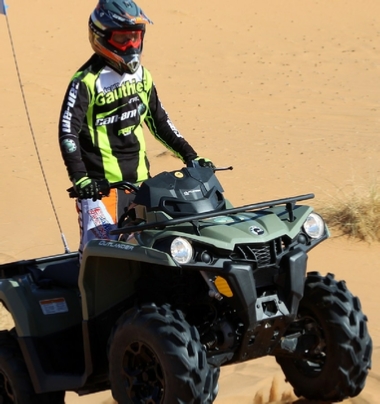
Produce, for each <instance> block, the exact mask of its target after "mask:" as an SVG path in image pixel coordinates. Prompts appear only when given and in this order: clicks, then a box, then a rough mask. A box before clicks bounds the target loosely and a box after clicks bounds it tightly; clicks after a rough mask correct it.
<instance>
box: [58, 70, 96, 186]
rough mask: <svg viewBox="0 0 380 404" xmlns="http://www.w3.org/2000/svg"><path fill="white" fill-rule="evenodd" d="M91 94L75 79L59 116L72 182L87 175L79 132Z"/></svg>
mask: <svg viewBox="0 0 380 404" xmlns="http://www.w3.org/2000/svg"><path fill="white" fill-rule="evenodd" d="M88 104H89V94H88V90H87V88H86V86H85V84H84V83H82V82H81V81H80V80H78V79H77V78H74V79H73V80H72V81H71V83H70V85H69V86H68V88H67V91H66V94H65V96H64V99H63V102H62V107H61V112H60V116H59V124H58V125H59V127H58V136H59V147H60V149H61V154H62V157H63V160H64V163H65V166H66V169H67V172H68V174H69V177H70V179H71V180H74V179H79V178H80V177H82V176H84V175H85V174H86V167H85V165H84V163H83V161H82V156H81V150H80V144H79V132H80V129H81V127H82V125H83V124H84V122H85V119H86V111H87V107H88Z"/></svg>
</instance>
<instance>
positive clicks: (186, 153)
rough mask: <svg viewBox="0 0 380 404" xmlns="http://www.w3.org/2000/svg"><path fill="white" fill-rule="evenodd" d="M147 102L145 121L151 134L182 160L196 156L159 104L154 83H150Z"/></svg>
mask: <svg viewBox="0 0 380 404" xmlns="http://www.w3.org/2000/svg"><path fill="white" fill-rule="evenodd" d="M148 103H149V105H148V112H147V115H146V117H145V123H146V125H147V126H148V128H149V130H150V132H151V133H152V134H153V136H154V137H155V138H156V139H157V140H158V141H160V142H161V143H162V144H163V145H164V146H165V147H166V148H167V149H169V150H170V151H171V152H173V154H175V155H176V156H177V157H179V158H180V159H181V160H182V161H183V162H186V161H188V160H192V159H194V158H195V157H197V153H196V151H195V150H194V149H193V148H192V147H191V146H190V144H189V143H188V142H187V141H186V140H185V139H184V138H183V136H182V135H181V134H180V132H179V131H178V130H177V128H176V127H175V126H174V124H173V123H172V121H171V120H170V118H169V116H168V114H167V112H166V111H165V109H164V107H163V106H162V104H161V101H160V99H159V97H158V94H157V89H156V87H155V85H154V84H152V87H151V89H150V94H149V98H148Z"/></svg>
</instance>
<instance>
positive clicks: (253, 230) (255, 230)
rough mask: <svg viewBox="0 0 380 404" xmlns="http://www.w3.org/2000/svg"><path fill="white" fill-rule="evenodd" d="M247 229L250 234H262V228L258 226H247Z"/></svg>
mask: <svg viewBox="0 0 380 404" xmlns="http://www.w3.org/2000/svg"><path fill="white" fill-rule="evenodd" d="M249 231H250V232H251V233H252V234H256V235H257V236H261V235H262V234H264V230H263V229H261V228H260V227H257V226H251V227H250V228H249Z"/></svg>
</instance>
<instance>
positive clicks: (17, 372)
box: [0, 331, 65, 404]
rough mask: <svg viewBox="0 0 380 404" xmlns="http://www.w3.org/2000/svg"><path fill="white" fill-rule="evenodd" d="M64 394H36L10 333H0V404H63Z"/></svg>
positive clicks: (15, 342) (19, 351)
mask: <svg viewBox="0 0 380 404" xmlns="http://www.w3.org/2000/svg"><path fill="white" fill-rule="evenodd" d="M64 397H65V392H62V391H58V392H51V393H43V394H36V393H35V392H34V389H33V385H32V381H31V380H30V376H29V373H28V370H27V368H26V364H25V361H24V358H23V356H22V354H21V350H20V348H19V346H18V343H17V341H16V340H15V339H14V338H13V337H12V335H11V332H10V331H0V403H1V404H52V403H54V404H64V402H65V401H64Z"/></svg>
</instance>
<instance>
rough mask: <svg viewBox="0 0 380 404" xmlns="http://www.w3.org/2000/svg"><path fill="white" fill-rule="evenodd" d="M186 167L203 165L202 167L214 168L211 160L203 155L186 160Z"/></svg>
mask: <svg viewBox="0 0 380 404" xmlns="http://www.w3.org/2000/svg"><path fill="white" fill-rule="evenodd" d="M186 165H187V167H203V168H216V167H215V165H214V164H213V162H212V161H211V160H209V159H206V158H204V157H196V158H195V159H194V160H190V161H188V162H187V164H186Z"/></svg>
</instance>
